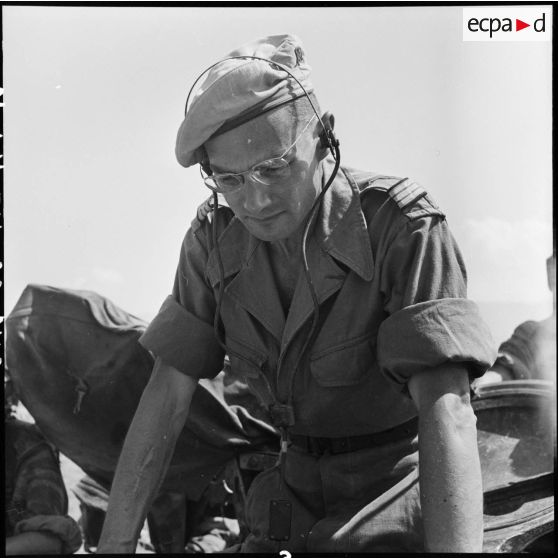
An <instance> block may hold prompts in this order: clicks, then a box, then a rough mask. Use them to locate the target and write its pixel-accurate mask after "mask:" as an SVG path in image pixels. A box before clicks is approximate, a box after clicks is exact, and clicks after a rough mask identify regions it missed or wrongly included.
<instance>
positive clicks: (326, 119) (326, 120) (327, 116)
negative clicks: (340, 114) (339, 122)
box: [319, 112, 335, 158]
mask: <svg viewBox="0 0 558 558" xmlns="http://www.w3.org/2000/svg"><path fill="white" fill-rule="evenodd" d="M322 124H323V126H322V125H321V124H319V127H320V128H321V130H320V132H319V136H320V152H321V153H320V154H321V157H320V158H323V157H325V156H326V155H327V154H328V152H329V148H330V147H333V145H332V142H333V141H335V136H334V134H333V128H334V126H335V117H334V116H333V114H332V113H331V112H324V113H323V115H322Z"/></svg>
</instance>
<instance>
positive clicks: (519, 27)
mask: <svg viewBox="0 0 558 558" xmlns="http://www.w3.org/2000/svg"><path fill="white" fill-rule="evenodd" d="M526 27H531V24H530V23H525V22H524V21H521V20H520V19H516V20H515V30H516V31H521V30H522V29H525V28H526Z"/></svg>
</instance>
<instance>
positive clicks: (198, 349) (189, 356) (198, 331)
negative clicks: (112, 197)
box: [139, 229, 224, 378]
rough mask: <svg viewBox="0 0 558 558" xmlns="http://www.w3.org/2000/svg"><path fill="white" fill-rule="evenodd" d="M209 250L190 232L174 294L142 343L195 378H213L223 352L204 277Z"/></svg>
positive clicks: (144, 334)
mask: <svg viewBox="0 0 558 558" xmlns="http://www.w3.org/2000/svg"><path fill="white" fill-rule="evenodd" d="M206 262H207V251H206V249H205V247H204V246H203V243H202V242H201V241H200V238H199V237H198V235H196V234H195V233H194V231H193V230H192V229H190V230H189V231H188V233H187V234H186V237H185V239H184V242H183V243H182V248H181V253H180V260H179V263H178V269H177V272H176V277H175V282H174V288H173V292H172V295H170V296H169V297H167V299H166V300H165V301H164V303H163V305H162V307H161V309H160V310H159V313H158V314H157V315H156V316H155V318H154V319H153V320H152V322H151V323H150V324H149V326H148V327H147V329H146V330H145V332H144V333H143V335H142V336H141V337H140V339H139V342H140V343H141V344H142V346H143V347H145V348H146V349H147V350H149V351H151V352H152V353H153V354H154V355H155V356H157V357H160V358H161V360H162V361H163V362H165V363H166V364H168V365H170V366H172V367H174V368H176V369H177V370H179V371H180V372H182V373H184V374H187V375H188V376H192V377H194V378H213V377H215V376H216V375H217V374H218V373H219V372H220V371H221V369H222V367H223V358H224V351H223V349H222V348H221V346H220V345H219V343H218V341H217V339H216V338H215V334H214V331H213V318H214V312H215V297H214V294H213V290H212V289H211V287H210V286H209V285H208V283H207V281H206V276H205V269H206Z"/></svg>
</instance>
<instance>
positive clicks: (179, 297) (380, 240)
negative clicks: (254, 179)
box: [140, 159, 495, 552]
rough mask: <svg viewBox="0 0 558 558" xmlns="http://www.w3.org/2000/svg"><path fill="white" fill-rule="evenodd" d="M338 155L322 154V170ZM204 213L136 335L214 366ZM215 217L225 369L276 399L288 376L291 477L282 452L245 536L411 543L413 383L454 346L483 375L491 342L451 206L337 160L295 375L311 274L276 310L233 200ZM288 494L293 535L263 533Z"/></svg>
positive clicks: (186, 361)
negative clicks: (454, 232) (167, 291)
mask: <svg viewBox="0 0 558 558" xmlns="http://www.w3.org/2000/svg"><path fill="white" fill-rule="evenodd" d="M331 167H332V161H331V160H330V159H328V160H326V161H325V162H324V176H326V177H327V176H329V173H330V172H331ZM200 217H202V218H197V219H196V220H194V222H193V224H192V227H191V229H190V230H189V231H188V233H187V235H186V237H185V240H184V243H183V246H182V251H181V254H180V262H179V266H178V271H177V275H176V280H175V284H174V289H173V294H172V296H170V297H169V298H168V299H167V300H166V301H165V302H164V304H163V306H162V308H161V310H160V312H159V314H158V315H157V316H156V317H155V319H154V320H153V322H152V323H151V324H150V326H149V327H148V329H147V330H146V332H145V333H144V335H143V336H142V338H141V339H140V342H141V343H142V344H143V345H144V346H145V347H146V348H147V349H149V350H150V351H152V352H153V353H154V354H155V355H156V356H159V357H161V358H162V360H163V361H164V362H166V363H167V364H169V365H171V366H173V367H175V368H177V369H178V370H181V371H183V372H184V373H187V374H189V375H191V376H195V377H198V378H211V377H214V376H215V375H216V374H217V373H218V372H219V371H220V370H221V369H222V366H223V357H224V353H223V350H222V348H221V347H220V345H219V344H218V343H217V341H216V339H215V336H214V331H213V325H212V324H213V318H214V312H215V304H216V296H217V292H218V288H219V273H218V263H217V258H216V251H215V250H213V249H212V242H211V223H210V222H211V219H213V218H215V216H214V214H209V215H208V216H207V218H205V219H203V214H202V215H200ZM217 219H218V230H219V248H220V252H221V255H222V259H223V265H224V277H225V282H226V288H225V291H224V297H223V301H222V307H221V317H222V321H223V325H224V331H225V340H226V346H227V348H229V349H230V359H231V367H232V372H233V373H234V374H235V375H239V376H241V377H243V378H244V379H245V380H246V382H247V383H248V385H249V386H250V387H251V388H252V389H253V391H254V392H255V393H256V394H257V395H258V396H259V397H260V399H261V401H262V402H263V403H264V404H265V405H267V406H270V405H273V404H274V403H277V402H285V401H286V400H287V399H288V397H289V394H290V393H291V386H292V395H293V404H294V415H295V424H294V426H293V427H292V428H291V429H290V432H291V440H292V444H291V447H290V449H289V451H288V454H287V460H286V468H285V481H286V486H283V487H281V485H280V483H279V476H278V475H279V473H278V469H277V468H273V469H271V470H269V471H266V472H264V473H262V475H260V477H258V478H256V480H255V481H254V483H253V485H252V487H251V489H250V492H249V494H248V501H247V520H248V524H249V527H250V531H251V534H250V535H249V537H248V539H247V540H246V542H245V543H244V545H243V550H245V551H269V552H276V551H278V550H280V549H285V548H288V549H289V550H291V551H292V550H295V551H315V552H320V551H321V552H326V551H359V550H360V551H382V550H388V549H390V550H392V551H393V550H401V551H405V550H407V551H409V550H410V551H417V550H420V549H421V548H422V544H423V542H422V531H421V524H420V506H419V498H418V473H417V467H418V454H417V438H416V432H417V428H416V420H415V419H416V414H417V412H416V408H415V405H414V404H413V402H412V400H411V399H410V397H409V395H408V393H407V391H406V383H407V381H408V379H409V377H410V376H411V375H412V374H414V373H416V372H419V371H421V370H424V369H428V368H432V367H436V366H439V365H442V364H444V363H448V362H450V363H463V364H464V365H465V366H467V368H468V370H469V371H470V374H471V377H476V376H479V375H481V374H482V373H483V372H484V370H485V369H486V368H488V367H489V366H490V364H491V363H492V361H493V360H494V358H495V352H494V351H493V348H492V345H491V337H490V333H489V332H488V330H487V328H486V326H485V325H484V322H483V321H482V319H481V318H480V316H479V313H478V310H477V307H476V305H475V304H474V303H473V302H471V301H469V300H467V299H466V298H465V297H466V272H465V266H464V263H463V260H462V257H461V253H460V251H459V249H458V247H457V246H456V243H455V241H454V239H453V237H452V236H451V233H450V232H449V230H448V227H447V224H446V221H445V218H444V215H443V214H442V212H441V211H440V210H439V209H438V208H437V207H436V206H435V204H434V203H433V202H432V200H431V198H430V197H429V196H428V195H427V194H426V192H425V191H424V189H423V188H422V187H420V186H419V185H418V184H416V183H414V182H412V181H409V180H404V181H401V180H400V179H398V178H393V177H382V176H378V175H374V174H372V173H362V172H357V171H350V170H348V169H342V172H339V174H338V175H337V177H336V178H335V180H334V182H333V184H332V186H331V188H330V189H329V190H328V192H327V193H326V195H325V198H324V200H323V203H322V206H321V209H320V213H319V216H318V220H317V222H316V225H315V229H314V232H313V234H312V236H311V238H310V241H309V245H308V264H309V269H310V273H311V276H312V279H313V283H314V286H315V289H316V293H317V297H318V301H319V304H320V328H319V333H318V334H317V336H316V338H315V341H314V343H313V346H312V349H311V352H310V354H309V357H308V358H307V359H306V360H305V362H304V363H303V364H302V366H301V367H300V370H299V372H298V373H297V374H296V375H295V376H294V378H293V377H292V375H293V369H294V366H295V362H296V360H297V357H298V355H299V353H300V351H301V348H302V346H303V345H304V342H305V340H306V338H307V335H308V332H309V329H310V323H311V317H312V312H313V305H312V300H311V296H310V293H309V290H308V286H307V284H306V281H305V279H304V277H303V275H302V274H301V275H300V277H299V280H298V284H297V287H296V290H295V294H294V297H293V299H292V303H291V306H290V309H289V311H288V314H286V315H285V312H284V311H283V308H282V306H281V302H280V298H279V294H278V292H277V288H276V285H275V281H274V274H273V271H272V266H271V264H270V259H269V255H268V246H267V244H266V242H263V241H260V240H258V239H256V238H255V237H253V236H251V235H250V234H249V232H248V231H247V230H246V228H245V227H244V226H243V225H242V224H241V222H240V221H239V220H238V219H237V218H236V217H235V216H234V215H233V213H232V212H231V211H230V210H228V209H220V210H219V211H218V212H217ZM285 497H286V498H288V499H289V500H290V501H291V504H292V514H293V522H292V530H291V533H290V538H289V540H285V541H276V540H270V538H269V532H268V527H269V519H268V514H269V505H270V504H269V502H270V499H272V498H275V499H281V498H285Z"/></svg>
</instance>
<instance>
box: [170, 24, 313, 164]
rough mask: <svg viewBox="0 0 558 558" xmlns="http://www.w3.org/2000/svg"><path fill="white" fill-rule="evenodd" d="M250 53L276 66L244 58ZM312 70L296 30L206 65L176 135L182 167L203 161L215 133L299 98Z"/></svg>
mask: <svg viewBox="0 0 558 558" xmlns="http://www.w3.org/2000/svg"><path fill="white" fill-rule="evenodd" d="M250 56H256V57H261V58H266V59H268V60H270V61H272V62H275V63H277V64H278V65H275V64H270V63H269V62H267V61H263V60H255V59H253V58H242V57H250ZM232 57H236V58H233V59H231V58H232ZM279 65H280V66H283V67H285V68H286V69H287V70H288V71H289V72H291V73H292V74H293V75H294V76H295V77H296V79H297V80H298V81H299V82H300V83H301V84H302V86H303V88H304V89H302V88H301V87H300V85H299V84H298V83H297V81H296V80H295V79H293V78H292V77H291V76H290V75H289V74H288V73H287V72H286V71H285V70H283V69H282V68H281V67H280V66H279ZM204 73H205V72H204ZM203 75H204V74H202V76H200V77H203ZM309 75H310V66H309V65H308V64H307V63H306V59H305V54H304V50H303V47H302V43H301V42H300V40H299V39H298V38H297V37H295V36H294V35H272V36H268V37H265V38H263V39H259V40H256V41H253V42H250V43H247V44H245V45H243V46H241V47H239V48H237V49H236V50H233V51H232V52H230V53H229V54H228V55H227V56H225V57H224V58H223V59H221V60H220V61H219V62H217V63H215V64H214V65H213V66H211V67H210V68H209V69H208V70H207V76H206V78H205V80H204V81H203V83H202V84H201V85H200V86H199V87H198V89H197V90H196V91H195V93H194V94H193V95H192V99H191V102H190V104H189V106H187V107H186V114H185V117H184V120H183V121H182V124H181V125H180V128H179V130H178V135H177V138H176V149H175V153H176V158H177V159H178V162H179V163H180V164H181V165H182V166H184V167H189V166H191V165H195V164H196V163H200V162H201V161H202V160H203V158H204V154H205V152H204V149H203V144H204V143H205V142H206V141H207V140H208V139H209V138H211V137H212V136H214V135H216V134H217V133H222V132H224V131H225V130H230V129H232V128H234V127H236V126H239V125H240V124H242V123H244V122H247V121H248V120H250V119H251V118H254V117H256V116H258V115H260V114H262V113H264V112H266V111H268V110H271V109H273V108H276V107H279V106H281V105H282V104H285V103H287V102H290V101H293V100H295V99H298V98H299V97H301V96H303V95H305V92H304V90H306V92H307V93H310V92H312V91H313V87H312V84H311V83H310V81H309ZM198 79H199V78H198ZM194 85H195V84H194Z"/></svg>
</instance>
